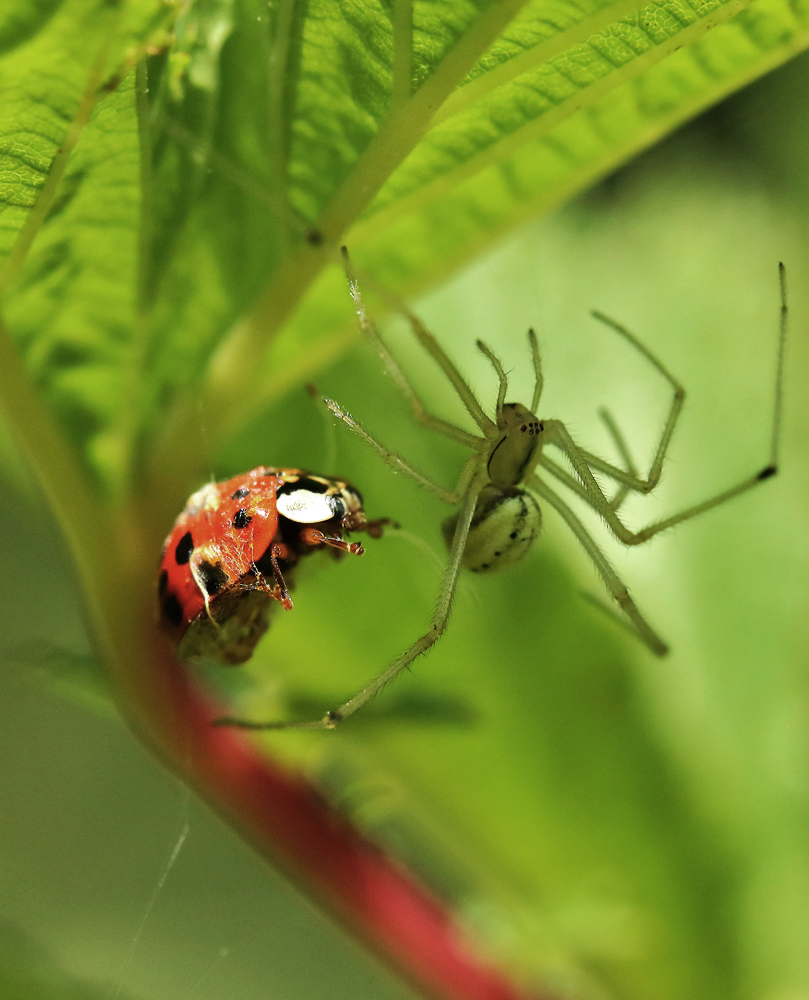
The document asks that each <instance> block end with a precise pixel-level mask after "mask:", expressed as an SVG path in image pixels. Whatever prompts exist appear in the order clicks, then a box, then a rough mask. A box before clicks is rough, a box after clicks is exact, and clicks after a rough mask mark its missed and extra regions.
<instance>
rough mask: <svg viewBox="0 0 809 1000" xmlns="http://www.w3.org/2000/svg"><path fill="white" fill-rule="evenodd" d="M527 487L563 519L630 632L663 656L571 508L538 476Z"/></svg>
mask: <svg viewBox="0 0 809 1000" xmlns="http://www.w3.org/2000/svg"><path fill="white" fill-rule="evenodd" d="M528 486H529V487H530V488H531V489H532V490H535V491H536V492H537V493H538V494H539V496H540V497H541V498H542V499H543V500H547V502H548V503H549V504H550V505H551V506H552V507H554V508H555V509H556V510H557V511H558V512H559V514H560V515H561V516H562V519H563V520H564V521H565V522H566V523H567V525H568V527H569V528H570V530H571V531H572V532H573V534H574V535H575V536H576V538H577V539H578V540H579V543H580V544H581V546H582V548H583V549H584V550H585V552H586V553H587V554H588V555H589V556H590V558H591V559H592V560H593V563H594V565H595V568H596V570H597V572H598V575H599V576H600V577H601V579H602V580H603V581H604V584H605V585H606V587H607V590H609V592H610V594H611V596H612V598H613V600H614V601H615V603H616V604H617V605H618V607H619V608H620V609H621V611H623V613H624V614H625V615H626V617H627V618H628V619H629V621H630V622H631V623H632V627H633V630H634V631H635V632H636V633H637V635H638V636H639V637H640V638H641V639H642V640H643V642H644V643H645V644H646V645H647V646H648V647H649V649H650V650H651V651H652V652H653V653H654V654H655V655H656V656H665V655H666V653H668V651H669V648H668V646H667V645H666V643H665V642H663V640H662V639H661V638H660V636H659V635H658V634H657V633H656V632H655V630H654V629H653V628H652V627H651V625H649V623H648V622H647V621H646V619H645V618H644V617H643V615H642V614H641V613H640V611H639V610H638V606H637V604H635V602H634V601H633V600H632V598H631V597H630V596H629V591H628V590H627V589H626V586H625V585H624V583H623V581H622V580H621V578H620V577H619V576H618V574H617V573H616V572H615V570H614V569H613V568H612V566H611V565H610V563H609V561H608V560H607V557H606V556H605V555H604V553H603V552H602V551H601V549H600V548H599V547H598V545H597V544H596V542H595V541H594V539H593V538H592V536H591V535H590V533H589V532H588V531H587V529H586V528H585V527H584V525H583V524H582V523H581V521H580V520H579V519H578V517H576V515H575V514H574V513H573V511H572V510H571V509H570V507H568V505H567V504H566V503H565V502H564V501H563V500H562V499H561V497H558V496H557V495H556V493H555V492H554V491H553V490H552V489H551V488H550V487H549V486H547V485H546V484H545V483H543V482H542V480H541V479H540V478H539V477H538V476H537V475H532V476H531V477H530V478H529V479H528ZM605 610H606V609H605Z"/></svg>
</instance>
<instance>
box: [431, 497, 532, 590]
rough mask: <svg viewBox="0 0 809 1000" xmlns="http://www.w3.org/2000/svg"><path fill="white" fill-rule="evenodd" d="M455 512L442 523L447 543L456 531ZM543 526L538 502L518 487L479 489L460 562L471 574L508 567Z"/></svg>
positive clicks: (523, 552)
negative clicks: (461, 561)
mask: <svg viewBox="0 0 809 1000" xmlns="http://www.w3.org/2000/svg"><path fill="white" fill-rule="evenodd" d="M457 520H458V518H457V515H454V516H453V517H449V518H447V520H446V521H444V524H443V525H442V530H443V533H444V540H445V541H446V543H447V545H449V544H450V542H451V541H452V537H453V535H454V534H455V525H456V523H457ZM541 528H542V512H541V511H540V509H539V504H538V503H537V502H536V500H535V499H534V498H533V497H532V496H531V494H530V493H528V492H527V491H526V490H523V489H520V488H519V487H512V488H511V489H507V490H505V489H500V488H499V487H497V486H492V485H491V484H490V485H489V486H486V487H484V488H483V490H481V493H480V496H479V497H478V502H477V505H476V507H475V513H474V516H473V518H472V523H471V524H470V526H469V534H468V536H467V539H466V548H465V549H464V554H463V565H464V566H465V567H466V568H467V569H471V570H472V572H473V573H491V572H494V571H495V570H501V569H508V568H510V567H511V566H513V565H514V564H515V563H517V562H519V561H520V559H522V557H523V556H524V555H525V554H526V552H528V550H529V549H530V548H531V546H532V545H533V544H534V541H535V540H536V538H537V536H538V535H539V532H540V529H541Z"/></svg>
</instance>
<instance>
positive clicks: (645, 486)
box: [587, 309, 685, 493]
mask: <svg viewBox="0 0 809 1000" xmlns="http://www.w3.org/2000/svg"><path fill="white" fill-rule="evenodd" d="M591 315H592V316H593V317H594V318H595V319H597V320H599V321H600V322H601V323H605V324H606V325H607V326H608V327H610V328H611V329H612V330H614V331H615V332H616V333H618V334H620V336H622V337H623V338H624V339H625V340H627V341H629V343H630V344H631V345H632V346H633V347H634V348H635V349H636V350H637V351H639V352H640V354H642V355H643V356H644V357H645V358H646V360H647V361H649V362H650V364H651V365H652V366H653V367H654V368H656V369H657V370H658V371H659V372H660V374H661V375H662V376H663V378H665V379H666V381H667V382H668V383H669V385H671V387H672V389H673V392H674V395H673V397H672V401H671V408H670V409H669V415H668V417H667V418H666V423H665V425H664V426H663V433H662V434H661V436H660V441H659V443H658V445H657V450H656V452H655V455H654V458H653V459H652V464H651V466H650V468H649V472H648V475H647V476H646V479H645V480H644V479H638V478H637V476H628V475H626V474H625V473H624V474H623V476H621V475H619V476H613V478H618V479H619V480H620V481H621V482H623V483H624V484H625V485H626V486H628V487H629V488H630V489H632V490H635V491H636V492H638V493H649V492H651V491H652V490H653V489H654V488H655V486H657V484H658V483H659V482H660V474H661V473H662V471H663V461H664V460H665V457H666V452H667V451H668V447H669V444H670V442H671V437H672V435H673V434H674V428H675V427H676V425H677V420H678V419H679V416H680V412H681V411H682V408H683V403H684V402H685V389H684V388H683V386H682V385H680V383H679V382H678V381H677V379H676V378H675V377H674V376H673V375H672V374H671V372H670V371H669V370H668V369H667V368H666V367H665V365H664V364H663V362H662V361H660V359H659V358H658V357H657V356H656V355H654V354H652V352H651V351H650V350H649V349H648V347H646V346H645V345H644V344H643V343H641V341H640V340H638V338H637V337H636V336H635V335H634V334H633V333H630V331H629V330H627V328H626V327H625V326H622V325H621V324H620V323H616V322H615V320H614V319H610V317H609V316H605V315H604V313H600V312H598V311H597V310H595V309H594V310H593V311H592V313H591ZM587 458H588V461H590V464H591V465H593V466H594V467H595V468H597V469H599V470H600V471H601V472H606V473H607V474H608V475H613V472H620V470H618V469H616V468H615V466H611V465H609V463H608V462H603V460H601V459H598V458H597V456H595V455H592V456H591V455H589V454H588V455H587Z"/></svg>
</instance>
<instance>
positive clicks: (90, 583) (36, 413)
mask: <svg viewBox="0 0 809 1000" xmlns="http://www.w3.org/2000/svg"><path fill="white" fill-rule="evenodd" d="M0 371H2V372H3V378H2V379H0V411H2V414H3V417H4V418H5V420H6V421H7V423H8V426H9V427H10V429H11V431H12V434H13V436H14V439H15V440H16V442H17V443H18V445H19V446H20V447H21V449H22V451H23V452H24V454H25V455H26V457H27V458H28V461H29V462H30V464H31V467H32V468H33V470H34V472H35V474H36V476H37V479H38V480H39V483H40V486H41V488H42V491H43V492H44V494H45V496H46V497H47V499H48V501H49V503H50V505H51V507H52V509H53V511H54V513H55V515H56V518H57V520H58V522H59V525H60V527H61V529H62V531H63V532H64V535H65V538H66V540H67V543H68V546H69V548H70V552H71V554H72V556H73V559H74V560H75V563H76V567H77V570H78V574H79V579H80V581H81V584H82V588H83V590H84V593H85V595H86V600H87V608H88V612H89V618H90V621H91V625H92V628H93V631H94V634H95V636H96V638H97V640H98V642H99V646H100V647H101V648H100V652H101V654H102V655H103V656H105V657H108V656H109V655H110V654H111V651H112V643H111V639H110V634H109V630H108V628H107V623H108V621H109V618H108V615H109V611H110V607H111V604H112V603H113V602H114V601H115V595H116V593H117V590H116V587H115V583H114V579H113V573H114V566H115V561H114V559H109V558H105V553H106V554H107V555H109V553H111V552H115V551H116V541H115V535H114V532H113V530H112V524H111V522H110V518H109V513H108V511H107V510H106V509H105V508H104V507H103V506H102V505H101V504H99V503H98V502H97V500H96V498H95V497H94V495H93V491H92V489H91V488H90V485H89V482H88V479H87V476H86V475H85V473H84V471H83V470H82V469H81V467H80V466H79V463H78V461H77V460H76V456H75V452H74V451H73V448H72V447H71V445H70V443H69V442H68V441H67V439H66V438H65V437H64V435H63V434H62V433H61V431H60V430H59V428H58V427H57V425H56V424H55V423H54V420H53V418H52V416H51V415H50V413H48V412H47V410H46V409H45V406H44V405H43V402H42V399H41V397H40V396H39V394H38V393H37V391H36V388H35V386H34V384H33V381H32V380H31V377H30V375H29V374H28V372H27V371H26V369H25V366H24V365H23V363H22V361H21V359H20V356H19V354H18V353H17V349H16V347H15V346H14V344H13V342H12V340H11V337H10V335H9V332H8V330H7V328H6V326H5V323H4V322H3V321H2V318H0Z"/></svg>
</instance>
